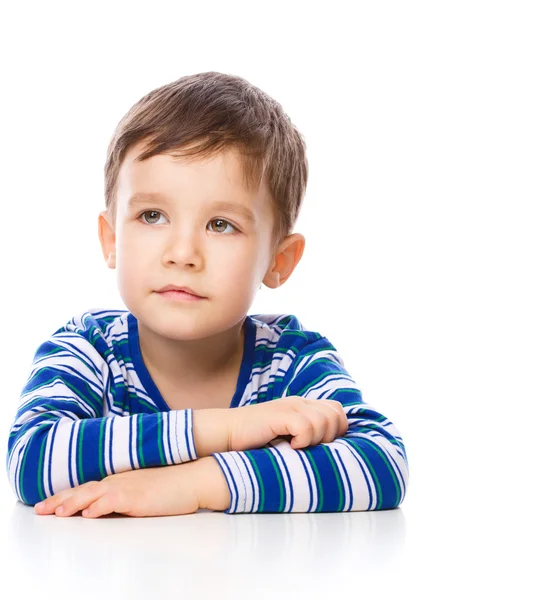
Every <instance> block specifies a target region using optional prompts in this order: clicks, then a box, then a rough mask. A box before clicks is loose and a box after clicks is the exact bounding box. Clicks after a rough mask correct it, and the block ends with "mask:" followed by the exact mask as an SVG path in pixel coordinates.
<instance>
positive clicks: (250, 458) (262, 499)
mask: <svg viewBox="0 0 548 600" xmlns="http://www.w3.org/2000/svg"><path fill="white" fill-rule="evenodd" d="M244 454H245V455H246V456H247V457H248V458H249V460H250V461H251V466H252V467H253V471H254V473H255V477H257V481H258V482H259V488H260V492H259V494H260V498H261V501H260V503H259V508H258V509H257V512H263V508H264V485H263V478H262V477H261V473H260V471H259V468H258V467H257V463H256V462H255V459H254V458H253V455H252V454H251V452H249V451H245V452H244Z"/></svg>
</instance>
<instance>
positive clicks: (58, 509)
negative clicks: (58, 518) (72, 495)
mask: <svg viewBox="0 0 548 600" xmlns="http://www.w3.org/2000/svg"><path fill="white" fill-rule="evenodd" d="M55 512H56V513H57V514H58V515H62V514H63V513H64V512H65V507H64V506H58V507H57V509H56V510H55Z"/></svg>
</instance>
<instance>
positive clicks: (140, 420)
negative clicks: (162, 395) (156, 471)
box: [137, 415, 145, 468]
mask: <svg viewBox="0 0 548 600" xmlns="http://www.w3.org/2000/svg"><path fill="white" fill-rule="evenodd" d="M137 448H139V466H140V467H141V468H144V467H145V459H144V457H143V415H139V416H138V417H137Z"/></svg>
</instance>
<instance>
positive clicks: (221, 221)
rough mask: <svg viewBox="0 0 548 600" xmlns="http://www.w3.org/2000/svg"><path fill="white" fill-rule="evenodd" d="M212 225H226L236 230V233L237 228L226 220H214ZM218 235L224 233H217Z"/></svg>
mask: <svg viewBox="0 0 548 600" xmlns="http://www.w3.org/2000/svg"><path fill="white" fill-rule="evenodd" d="M210 223H215V224H217V223H226V224H227V225H228V226H229V227H232V229H234V231H236V228H235V227H234V225H232V223H229V222H228V221H226V220H225V219H212V220H211V221H210ZM216 233H222V232H216Z"/></svg>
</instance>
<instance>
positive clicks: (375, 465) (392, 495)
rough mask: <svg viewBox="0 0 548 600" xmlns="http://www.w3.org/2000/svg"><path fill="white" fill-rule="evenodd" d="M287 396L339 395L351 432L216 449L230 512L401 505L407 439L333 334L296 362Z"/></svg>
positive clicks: (406, 473) (288, 380)
mask: <svg viewBox="0 0 548 600" xmlns="http://www.w3.org/2000/svg"><path fill="white" fill-rule="evenodd" d="M285 396H300V397H303V398H312V399H330V400H337V401H339V402H340V403H341V404H342V405H343V407H344V410H345V412H346V415H347V418H348V422H349V427H348V431H347V433H346V435H345V436H344V437H341V438H338V439H336V440H334V441H333V442H331V443H328V444H319V445H317V446H310V447H308V448H304V449H300V450H294V449H293V448H291V445H290V444H289V442H287V441H286V440H284V439H281V438H277V439H276V440H273V441H272V442H271V443H270V444H268V445H267V447H265V448H260V449H253V450H246V451H241V452H236V451H233V452H221V453H214V454H213V456H214V457H215V458H216V459H217V462H218V463H219V465H220V467H221V469H222V471H223V473H224V475H225V478H226V481H227V484H228V487H229V490H230V496H231V502H230V507H229V508H228V509H227V510H226V511H224V512H225V513H252V512H340V511H358V510H359V511H362V510H381V509H389V508H395V507H397V506H399V505H400V504H401V502H402V501H403V499H404V497H405V494H406V489H407V483H408V479H409V471H408V463H407V454H406V451H405V447H404V445H403V442H402V438H401V436H400V435H399V432H398V430H397V429H396V427H395V426H394V424H393V423H391V422H390V421H389V420H388V419H387V418H386V417H385V416H383V415H382V414H381V413H379V412H377V411H376V410H373V409H372V408H371V406H369V405H368V404H366V403H365V402H364V400H363V398H362V394H361V391H360V390H359V389H358V387H357V386H356V384H355V383H354V381H353V380H352V378H351V377H350V375H349V374H348V372H347V371H346V369H345V368H344V363H343V361H342V359H341V357H340V356H339V354H338V353H337V351H336V350H335V348H334V347H333V346H332V344H331V343H330V342H329V341H328V340H327V339H326V338H321V339H319V340H316V341H315V342H313V343H312V344H309V345H307V346H306V348H305V349H304V351H302V352H301V353H300V354H299V355H298V356H297V358H296V360H295V361H293V364H292V367H291V368H290V369H288V371H287V373H286V376H285V379H284V391H283V394H281V395H280V397H285ZM272 401H273V402H275V401H276V400H272Z"/></svg>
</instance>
